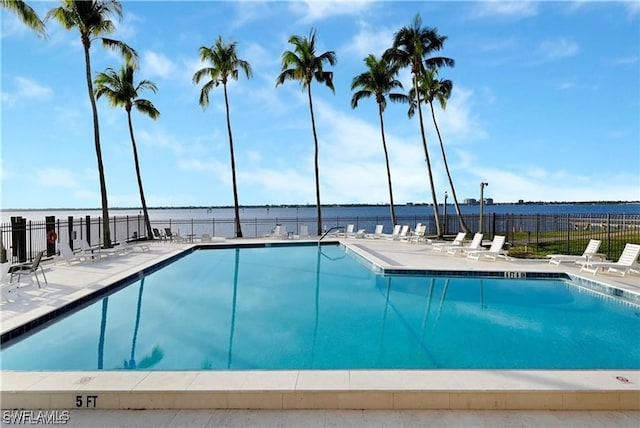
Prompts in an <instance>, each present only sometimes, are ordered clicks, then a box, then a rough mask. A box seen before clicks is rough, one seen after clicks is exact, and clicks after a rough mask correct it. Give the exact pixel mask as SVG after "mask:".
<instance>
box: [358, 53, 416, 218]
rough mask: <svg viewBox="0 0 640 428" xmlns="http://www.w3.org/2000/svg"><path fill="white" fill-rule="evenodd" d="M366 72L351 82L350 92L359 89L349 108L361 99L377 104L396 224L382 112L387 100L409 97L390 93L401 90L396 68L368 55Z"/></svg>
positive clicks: (401, 100)
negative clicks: (373, 97) (372, 98)
mask: <svg viewBox="0 0 640 428" xmlns="http://www.w3.org/2000/svg"><path fill="white" fill-rule="evenodd" d="M364 62H365V64H366V65H367V71H365V72H364V73H362V74H359V75H358V76H356V77H354V79H353V81H352V82H351V90H354V89H356V88H361V89H360V90H359V91H357V92H356V93H354V94H353V97H352V98H351V108H356V107H358V101H360V100H361V99H362V98H369V97H371V96H375V97H376V102H377V103H378V115H379V116H380V133H381V134H382V149H383V150H384V160H385V162H386V165H387V181H388V183H389V207H390V210H391V224H392V225H393V224H396V212H395V208H394V205H393V188H392V186H391V167H390V166H389V153H388V151H387V141H386V139H385V136H384V120H383V119H382V112H384V110H385V108H386V107H387V98H386V96H387V95H388V96H389V99H390V100H391V101H393V102H405V103H406V102H408V101H409V97H407V96H406V95H405V94H401V93H397V92H393V93H392V92H391V91H392V90H394V89H402V83H401V82H400V81H399V80H398V79H396V75H397V74H398V67H397V66H396V65H392V64H390V63H389V62H388V61H385V60H384V59H383V58H380V59H378V58H376V57H375V56H374V55H369V56H367V57H366V58H365V59H364Z"/></svg>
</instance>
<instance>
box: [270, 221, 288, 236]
mask: <svg viewBox="0 0 640 428" xmlns="http://www.w3.org/2000/svg"><path fill="white" fill-rule="evenodd" d="M286 237H287V226H285V225H283V224H276V227H274V228H273V230H272V231H271V233H270V234H269V235H265V238H286Z"/></svg>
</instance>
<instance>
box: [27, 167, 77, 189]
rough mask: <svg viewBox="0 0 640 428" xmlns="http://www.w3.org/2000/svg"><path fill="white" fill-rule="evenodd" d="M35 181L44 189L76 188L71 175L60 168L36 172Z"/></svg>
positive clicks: (66, 170)
mask: <svg viewBox="0 0 640 428" xmlns="http://www.w3.org/2000/svg"><path fill="white" fill-rule="evenodd" d="M35 179H36V181H37V182H38V184H40V185H41V186H44V187H68V188H73V187H77V182H76V180H75V178H74V177H73V173H72V172H71V171H69V170H68V169H62V168H43V169H40V170H38V171H37V172H36V177H35Z"/></svg>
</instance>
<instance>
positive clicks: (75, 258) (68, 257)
mask: <svg viewBox="0 0 640 428" xmlns="http://www.w3.org/2000/svg"><path fill="white" fill-rule="evenodd" d="M58 251H59V252H60V256H59V257H57V258H54V263H55V264H57V263H58V260H59V259H62V260H63V261H65V262H67V264H69V265H70V264H71V263H73V262H79V263H84V262H91V261H94V260H98V259H100V255H94V254H85V253H74V252H73V251H72V250H71V247H70V246H69V244H67V243H66V242H58Z"/></svg>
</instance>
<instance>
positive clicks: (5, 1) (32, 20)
mask: <svg viewBox="0 0 640 428" xmlns="http://www.w3.org/2000/svg"><path fill="white" fill-rule="evenodd" d="M0 5H1V6H2V7H3V8H5V9H7V10H10V11H12V12H14V13H15V14H16V15H17V16H18V18H20V20H21V21H22V22H23V23H24V24H25V25H26V26H27V27H29V28H31V29H32V30H33V31H35V32H36V33H37V34H38V36H40V37H45V36H46V35H47V32H46V29H45V27H44V22H42V20H41V19H40V17H39V16H38V14H37V13H36V11H35V10H33V9H32V8H31V6H29V5H28V4H26V3H25V2H24V1H22V0H0Z"/></svg>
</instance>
